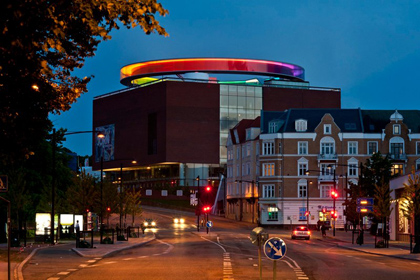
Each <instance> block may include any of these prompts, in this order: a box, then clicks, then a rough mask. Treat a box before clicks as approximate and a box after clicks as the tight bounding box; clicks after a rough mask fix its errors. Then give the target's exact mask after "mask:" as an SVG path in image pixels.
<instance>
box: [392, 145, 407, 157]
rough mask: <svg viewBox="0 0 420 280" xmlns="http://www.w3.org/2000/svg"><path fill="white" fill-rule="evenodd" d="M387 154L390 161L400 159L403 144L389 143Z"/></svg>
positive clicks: (402, 152)
mask: <svg viewBox="0 0 420 280" xmlns="http://www.w3.org/2000/svg"><path fill="white" fill-rule="evenodd" d="M389 153H390V154H391V158H392V159H400V158H401V156H402V155H403V154H404V143H391V147H390V151H389Z"/></svg>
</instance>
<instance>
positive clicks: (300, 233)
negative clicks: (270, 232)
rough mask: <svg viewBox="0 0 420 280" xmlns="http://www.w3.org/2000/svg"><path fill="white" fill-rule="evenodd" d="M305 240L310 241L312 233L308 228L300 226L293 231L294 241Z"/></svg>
mask: <svg viewBox="0 0 420 280" xmlns="http://www.w3.org/2000/svg"><path fill="white" fill-rule="evenodd" d="M297 238H303V239H306V240H309V239H310V238H311V231H310V230H309V229H308V228H307V227H306V226H298V227H295V229H294V230H293V231H292V239H297Z"/></svg>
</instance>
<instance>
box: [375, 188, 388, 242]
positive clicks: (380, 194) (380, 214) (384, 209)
mask: <svg viewBox="0 0 420 280" xmlns="http://www.w3.org/2000/svg"><path fill="white" fill-rule="evenodd" d="M391 193H392V191H391V190H390V188H389V183H387V184H385V183H382V184H376V185H375V196H374V197H375V202H376V203H375V205H374V214H375V217H376V218H377V219H378V220H379V221H382V223H383V230H382V236H383V238H384V240H387V238H388V236H387V222H388V219H389V216H390V215H391V212H392V208H391Z"/></svg>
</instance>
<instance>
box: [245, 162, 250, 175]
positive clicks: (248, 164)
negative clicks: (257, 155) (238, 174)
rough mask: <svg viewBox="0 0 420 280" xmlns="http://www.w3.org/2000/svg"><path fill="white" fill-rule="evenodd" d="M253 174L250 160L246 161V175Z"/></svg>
mask: <svg viewBox="0 0 420 280" xmlns="http://www.w3.org/2000/svg"><path fill="white" fill-rule="evenodd" d="M249 174H251V164H250V163H249V162H247V163H246V175H249Z"/></svg>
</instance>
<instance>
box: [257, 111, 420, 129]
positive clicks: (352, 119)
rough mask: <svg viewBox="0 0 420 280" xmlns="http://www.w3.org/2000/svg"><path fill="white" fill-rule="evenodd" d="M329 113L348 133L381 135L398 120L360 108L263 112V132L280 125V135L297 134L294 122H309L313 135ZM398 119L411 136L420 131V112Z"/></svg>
mask: <svg viewBox="0 0 420 280" xmlns="http://www.w3.org/2000/svg"><path fill="white" fill-rule="evenodd" d="M326 114H330V115H331V116H332V118H333V119H334V122H335V124H337V126H338V127H339V128H340V130H341V132H345V133H381V132H382V129H384V128H385V126H386V125H387V124H389V123H390V118H392V117H394V118H393V120H396V116H397V115H396V110H361V109H338V108H333V109H289V110H286V111H280V112H272V111H262V112H261V133H268V132H269V123H270V122H273V121H276V122H277V123H278V124H279V129H278V131H277V132H296V129H295V121H296V120H300V119H302V120H306V121H307V130H306V131H305V132H314V131H315V128H316V127H317V126H318V125H319V123H320V122H321V120H322V118H323V117H324V116H325V115H326ZM398 120H399V121H402V122H403V123H405V124H406V125H407V126H408V128H409V129H411V132H412V133H419V132H420V110H401V111H398Z"/></svg>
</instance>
